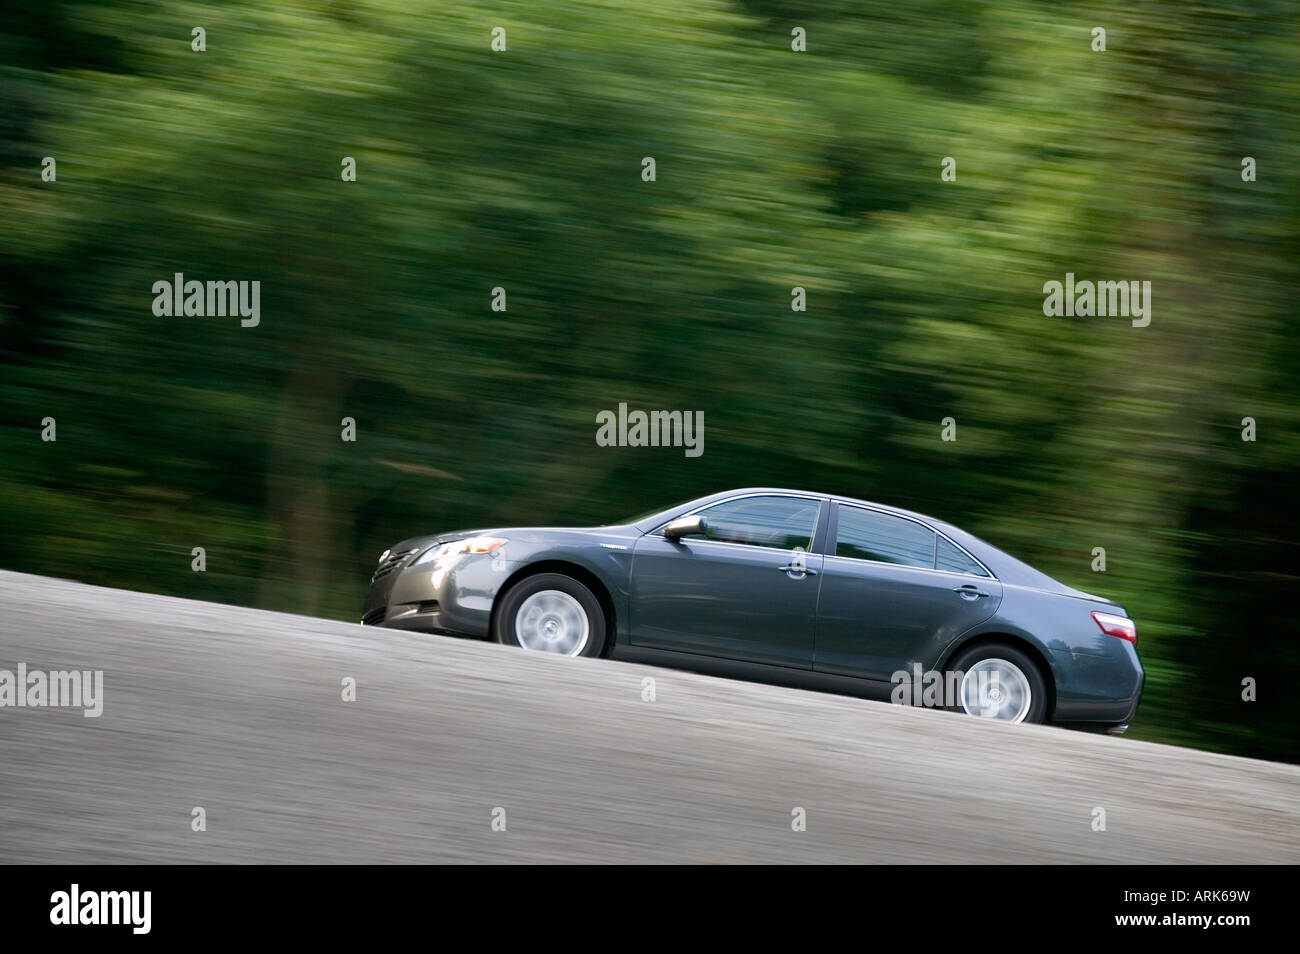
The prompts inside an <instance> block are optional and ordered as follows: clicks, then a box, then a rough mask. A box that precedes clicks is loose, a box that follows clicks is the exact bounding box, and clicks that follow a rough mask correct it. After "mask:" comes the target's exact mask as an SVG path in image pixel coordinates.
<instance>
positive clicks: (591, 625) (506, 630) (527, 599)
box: [492, 573, 605, 656]
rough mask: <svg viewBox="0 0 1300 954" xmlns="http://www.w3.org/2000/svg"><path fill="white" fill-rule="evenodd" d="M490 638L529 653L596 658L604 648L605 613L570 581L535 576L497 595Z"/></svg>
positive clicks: (582, 588)
mask: <svg viewBox="0 0 1300 954" xmlns="http://www.w3.org/2000/svg"><path fill="white" fill-rule="evenodd" d="M492 636H493V638H494V639H495V640H496V641H497V642H498V643H503V644H505V645H507V646H518V647H520V648H521V649H528V650H532V651H533V652H549V653H553V654H555V655H562V656H599V655H600V653H601V651H602V650H603V649H604V648H605V613H604V611H603V610H602V609H601V608H600V601H599V600H597V599H596V597H595V595H594V594H593V593H592V592H591V590H589V589H588V588H587V587H586V586H584V585H583V584H581V583H579V582H578V581H577V580H575V579H574V578H573V577H571V576H565V575H563V574H562V573H538V574H537V575H536V576H529V577H525V578H524V579H522V580H520V581H519V582H518V583H516V584H515V585H514V586H512V587H510V589H508V590H507V591H506V592H505V593H504V594H503V595H502V596H501V598H500V602H499V603H498V605H497V611H496V617H495V619H494V620H493V623H492Z"/></svg>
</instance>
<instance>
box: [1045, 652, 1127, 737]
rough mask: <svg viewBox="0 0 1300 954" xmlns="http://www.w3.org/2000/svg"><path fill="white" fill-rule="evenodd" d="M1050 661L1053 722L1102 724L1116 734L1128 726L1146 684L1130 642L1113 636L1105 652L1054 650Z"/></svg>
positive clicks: (1106, 729)
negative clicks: (1053, 698) (1052, 688)
mask: <svg viewBox="0 0 1300 954" xmlns="http://www.w3.org/2000/svg"><path fill="white" fill-rule="evenodd" d="M1112 638H1113V637H1112ZM1052 663H1053V669H1054V670H1055V673H1054V674H1055V676H1056V708H1055V710H1054V713H1053V717H1052V721H1053V722H1058V723H1061V722H1068V723H1074V722H1078V723H1093V724H1097V723H1101V724H1103V726H1104V728H1105V731H1108V732H1110V731H1114V732H1116V734H1118V733H1120V732H1123V731H1124V730H1125V729H1127V728H1128V724H1129V723H1130V722H1131V721H1132V720H1133V717H1134V715H1136V714H1137V708H1138V703H1139V702H1141V700H1142V689H1143V686H1144V685H1145V683H1146V673H1145V671H1144V670H1143V668H1142V662H1141V660H1139V659H1138V655H1137V649H1136V648H1135V647H1134V646H1133V644H1132V643H1130V642H1127V641H1126V640H1122V639H1114V641H1113V645H1109V644H1108V645H1107V647H1106V652H1104V653H1092V652H1074V651H1067V650H1055V651H1053V653H1052ZM1103 726H1097V727H1099V728H1100V727H1103Z"/></svg>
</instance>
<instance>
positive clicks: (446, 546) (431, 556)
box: [411, 537, 507, 566]
mask: <svg viewBox="0 0 1300 954" xmlns="http://www.w3.org/2000/svg"><path fill="white" fill-rule="evenodd" d="M506 542H507V541H506V539H505V538H504V537H467V538H466V539H464V540H453V541H452V542H451V543H443V544H440V545H438V546H436V547H429V549H427V550H425V551H424V552H423V553H421V554H420V555H419V556H418V557H416V558H415V562H414V563H412V564H411V566H420V565H421V564H422V563H432V562H434V561H435V560H443V559H448V558H452V557H459V556H462V555H464V554H466V553H491V552H492V551H493V550H495V549H496V548H497V547H499V546H504V545H505V544H506Z"/></svg>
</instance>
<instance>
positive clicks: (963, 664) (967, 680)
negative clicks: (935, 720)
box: [948, 643, 1047, 722]
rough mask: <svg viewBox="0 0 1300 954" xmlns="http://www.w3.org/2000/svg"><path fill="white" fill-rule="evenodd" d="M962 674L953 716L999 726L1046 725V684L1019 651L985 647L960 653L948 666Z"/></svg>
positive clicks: (1008, 647)
mask: <svg viewBox="0 0 1300 954" xmlns="http://www.w3.org/2000/svg"><path fill="white" fill-rule="evenodd" d="M948 671H949V672H957V673H961V678H960V679H959V680H958V681H957V698H956V699H955V700H954V702H955V704H954V705H953V706H952V707H951V708H952V709H953V711H955V712H964V713H966V714H967V715H973V716H978V717H979V718H982V719H995V720H997V721H999V722H1045V721H1046V719H1047V683H1046V682H1045V681H1044V680H1043V674H1042V673H1041V672H1039V670H1038V666H1036V665H1035V664H1034V661H1033V660H1032V659H1030V658H1029V656H1028V655H1026V654H1025V653H1024V652H1023V651H1022V650H1019V649H1016V648H1015V647H1013V646H1008V645H1005V644H1003V643H986V644H984V645H983V646H975V647H973V648H971V649H968V650H966V651H965V652H963V653H959V654H958V655H957V656H956V657H955V658H954V659H953V660H952V662H951V663H949V665H948Z"/></svg>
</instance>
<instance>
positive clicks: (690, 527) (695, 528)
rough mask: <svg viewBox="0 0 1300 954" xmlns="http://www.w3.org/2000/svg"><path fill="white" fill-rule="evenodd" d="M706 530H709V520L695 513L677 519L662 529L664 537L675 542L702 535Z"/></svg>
mask: <svg viewBox="0 0 1300 954" xmlns="http://www.w3.org/2000/svg"><path fill="white" fill-rule="evenodd" d="M707 529H709V518H708V517H703V516H701V515H700V514H698V513H697V514H692V515H691V516H689V517H678V518H677V519H676V520H674V521H673V522H672V523H670V524H668V526H666V527H664V536H665V537H667V538H668V539H669V540H677V539H680V538H681V537H689V536H694V535H696V534H700V533H703V532H704V531H705V530H707Z"/></svg>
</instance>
